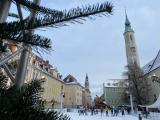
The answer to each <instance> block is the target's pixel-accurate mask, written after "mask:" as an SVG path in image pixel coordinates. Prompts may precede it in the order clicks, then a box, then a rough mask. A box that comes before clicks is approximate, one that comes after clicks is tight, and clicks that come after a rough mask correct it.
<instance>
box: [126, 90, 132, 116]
mask: <svg viewBox="0 0 160 120" xmlns="http://www.w3.org/2000/svg"><path fill="white" fill-rule="evenodd" d="M126 93H127V94H129V100H130V105H131V113H133V111H134V110H133V97H132V94H131V92H129V91H127V92H126Z"/></svg>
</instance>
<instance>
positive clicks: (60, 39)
mask: <svg viewBox="0 0 160 120" xmlns="http://www.w3.org/2000/svg"><path fill="white" fill-rule="evenodd" d="M104 1H106V0H42V3H41V4H42V5H43V6H47V7H49V8H52V9H59V10H61V9H65V8H66V9H69V8H72V7H75V6H81V5H86V4H93V3H97V2H104ZM110 1H111V2H112V3H113V5H114V12H113V15H112V16H109V17H100V18H97V17H96V19H95V20H89V19H88V20H87V22H84V24H82V25H81V24H69V26H68V27H61V28H58V29H47V31H43V32H42V31H38V33H40V34H41V35H44V36H47V37H49V38H51V39H52V42H53V50H54V51H53V52H52V53H50V54H48V55H44V58H45V59H49V60H50V63H51V64H52V65H54V66H55V67H57V68H58V70H59V72H60V73H61V74H62V75H63V76H64V77H66V76H67V75H68V74H71V75H73V76H74V77H75V78H77V80H78V81H79V82H80V83H81V84H82V85H84V81H85V75H86V73H88V76H89V82H90V88H91V92H92V94H93V95H96V94H97V95H101V94H102V90H103V82H104V81H105V80H107V79H117V78H118V79H120V78H122V73H123V72H124V71H125V68H124V66H125V65H126V53H125V41H124V37H123V32H124V22H125V12H124V11H125V8H126V9H127V14H128V18H129V20H130V22H131V26H132V28H133V29H134V31H135V37H136V43H137V47H138V52H139V56H140V63H141V66H143V65H145V64H146V63H147V62H149V61H150V60H151V59H153V58H154V57H155V56H156V54H157V52H158V50H159V44H160V42H159V40H160V33H159V32H160V22H159V21H160V14H159V11H160V7H159V4H160V1H158V0H152V1H149V0H110Z"/></svg>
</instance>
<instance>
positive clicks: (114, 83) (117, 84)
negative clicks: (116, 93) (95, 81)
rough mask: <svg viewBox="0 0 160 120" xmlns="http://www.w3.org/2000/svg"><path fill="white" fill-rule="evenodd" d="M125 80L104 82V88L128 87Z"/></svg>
mask: <svg viewBox="0 0 160 120" xmlns="http://www.w3.org/2000/svg"><path fill="white" fill-rule="evenodd" d="M126 86H127V85H126V83H125V81H124V80H123V79H110V80H106V81H105V82H104V87H126Z"/></svg>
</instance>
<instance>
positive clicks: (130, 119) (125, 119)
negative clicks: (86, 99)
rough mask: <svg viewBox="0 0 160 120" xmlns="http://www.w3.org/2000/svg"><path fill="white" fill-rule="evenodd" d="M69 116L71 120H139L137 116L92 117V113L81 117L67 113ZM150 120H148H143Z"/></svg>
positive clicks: (73, 113)
mask: <svg viewBox="0 0 160 120" xmlns="http://www.w3.org/2000/svg"><path fill="white" fill-rule="evenodd" d="M66 114H67V115H68V116H70V117H71V120H138V117H137V116H132V115H125V116H122V115H119V116H117V117H111V116H110V115H109V116H108V117H106V116H105V114H103V115H102V116H101V115H100V114H98V115H93V116H91V114H90V113H88V115H80V116H79V114H78V113H76V112H67V113H66ZM143 120H148V119H143Z"/></svg>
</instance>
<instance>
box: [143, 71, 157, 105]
mask: <svg viewBox="0 0 160 120" xmlns="http://www.w3.org/2000/svg"><path fill="white" fill-rule="evenodd" d="M154 74H155V75H156V76H157V77H160V68H158V69H155V70H153V71H152V72H150V73H149V74H146V75H147V77H148V78H149V80H148V84H149V85H150V86H149V87H150V90H149V91H148V92H149V96H148V100H149V104H153V103H154V102H155V101H156V98H158V97H159V95H160V84H159V83H157V82H153V81H152V79H151V76H153V75H154Z"/></svg>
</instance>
